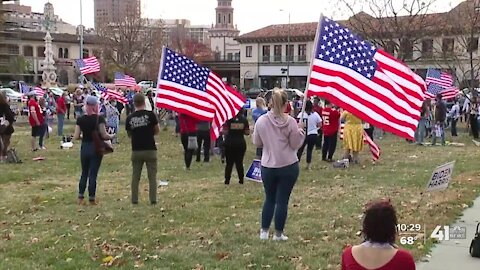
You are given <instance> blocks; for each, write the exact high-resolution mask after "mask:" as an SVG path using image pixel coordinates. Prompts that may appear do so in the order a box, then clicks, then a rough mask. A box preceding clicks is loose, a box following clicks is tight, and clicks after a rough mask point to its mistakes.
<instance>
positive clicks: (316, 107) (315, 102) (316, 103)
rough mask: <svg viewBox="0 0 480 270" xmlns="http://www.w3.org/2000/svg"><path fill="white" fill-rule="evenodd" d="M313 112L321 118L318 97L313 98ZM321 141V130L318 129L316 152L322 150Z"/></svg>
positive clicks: (321, 109)
mask: <svg viewBox="0 0 480 270" xmlns="http://www.w3.org/2000/svg"><path fill="white" fill-rule="evenodd" d="M313 111H314V112H316V113H318V115H320V117H322V111H323V108H322V106H321V105H320V99H319V98H318V97H315V98H313ZM322 120H323V118H322ZM322 141H323V129H322V128H320V129H318V138H317V142H316V143H315V149H317V150H320V149H322Z"/></svg>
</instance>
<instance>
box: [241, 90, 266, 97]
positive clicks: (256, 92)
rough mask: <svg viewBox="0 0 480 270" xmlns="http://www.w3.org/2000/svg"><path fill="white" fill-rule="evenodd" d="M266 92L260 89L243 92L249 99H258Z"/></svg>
mask: <svg viewBox="0 0 480 270" xmlns="http://www.w3.org/2000/svg"><path fill="white" fill-rule="evenodd" d="M264 92H265V90H263V89H260V88H250V89H248V90H247V91H245V92H243V93H244V95H245V96H246V97H247V98H253V99H255V98H257V97H258V96H259V95H260V94H261V93H264Z"/></svg>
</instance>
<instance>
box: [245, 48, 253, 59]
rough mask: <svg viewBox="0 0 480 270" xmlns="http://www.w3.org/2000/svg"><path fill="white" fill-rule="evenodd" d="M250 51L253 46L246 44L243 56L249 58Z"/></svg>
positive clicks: (250, 55)
mask: <svg viewBox="0 0 480 270" xmlns="http://www.w3.org/2000/svg"><path fill="white" fill-rule="evenodd" d="M252 51H253V47H252V46H247V47H246V48H245V56H246V57H248V58H250V57H252Z"/></svg>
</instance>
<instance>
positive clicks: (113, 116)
mask: <svg viewBox="0 0 480 270" xmlns="http://www.w3.org/2000/svg"><path fill="white" fill-rule="evenodd" d="M116 105H117V101H116V100H115V99H110V100H109V101H108V102H107V103H106V104H105V115H106V120H107V131H108V133H110V134H117V133H118V128H119V125H120V113H119V112H118V109H117V107H116ZM112 143H113V144H116V143H118V142H117V137H115V138H113V140H112Z"/></svg>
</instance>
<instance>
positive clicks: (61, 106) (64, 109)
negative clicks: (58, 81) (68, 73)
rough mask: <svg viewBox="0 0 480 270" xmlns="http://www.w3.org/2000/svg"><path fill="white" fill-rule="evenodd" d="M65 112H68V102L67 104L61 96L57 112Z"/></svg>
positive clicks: (58, 100)
mask: <svg viewBox="0 0 480 270" xmlns="http://www.w3.org/2000/svg"><path fill="white" fill-rule="evenodd" d="M65 113H67V104H65V99H64V98H63V97H59V98H58V99H57V114H65Z"/></svg>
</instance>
